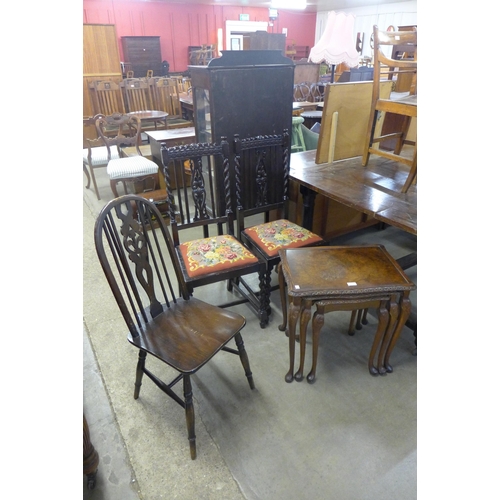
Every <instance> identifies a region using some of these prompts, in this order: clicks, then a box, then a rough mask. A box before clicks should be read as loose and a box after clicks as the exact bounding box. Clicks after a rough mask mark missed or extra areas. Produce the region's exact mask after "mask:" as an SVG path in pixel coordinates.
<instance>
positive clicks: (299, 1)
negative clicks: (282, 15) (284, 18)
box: [271, 0, 307, 10]
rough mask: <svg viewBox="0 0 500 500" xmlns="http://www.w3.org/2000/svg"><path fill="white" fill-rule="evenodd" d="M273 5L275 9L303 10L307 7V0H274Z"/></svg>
mask: <svg viewBox="0 0 500 500" xmlns="http://www.w3.org/2000/svg"><path fill="white" fill-rule="evenodd" d="M271 7H272V8H274V9H297V10H303V9H305V8H306V7H307V0H272V1H271Z"/></svg>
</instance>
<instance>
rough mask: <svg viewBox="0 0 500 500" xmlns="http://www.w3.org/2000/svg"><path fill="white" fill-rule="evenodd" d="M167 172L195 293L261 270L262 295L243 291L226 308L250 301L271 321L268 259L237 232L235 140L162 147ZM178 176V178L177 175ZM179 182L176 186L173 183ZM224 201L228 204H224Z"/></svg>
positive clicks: (174, 224) (178, 246)
mask: <svg viewBox="0 0 500 500" xmlns="http://www.w3.org/2000/svg"><path fill="white" fill-rule="evenodd" d="M160 151H161V157H162V163H163V174H164V176H165V185H166V189H167V199H168V202H169V208H170V227H171V231H172V236H173V240H174V245H175V251H176V254H177V258H178V259H179V262H180V266H181V270H182V275H183V279H184V280H185V282H186V284H187V287H188V290H189V292H190V293H194V289H195V288H198V287H201V286H205V285H208V284H211V283H219V282H226V284H227V288H228V291H229V292H233V289H232V286H231V283H232V282H231V280H233V279H234V280H238V279H239V278H240V277H241V276H244V275H245V276H247V275H250V274H255V275H257V276H258V278H259V283H260V286H261V290H262V291H263V292H264V293H262V294H260V295H258V296H257V295H256V294H252V295H250V296H248V295H246V294H245V293H244V291H241V290H239V292H240V295H239V296H238V297H234V299H235V300H231V299H232V297H231V298H230V299H228V300H229V301H228V302H225V303H223V304H220V306H221V307H229V306H232V305H236V304H240V303H243V302H245V303H246V302H247V303H248V304H249V305H250V306H251V308H252V310H253V311H254V312H255V313H256V315H257V316H258V318H259V320H260V324H261V326H262V325H266V324H267V319H268V318H267V310H268V308H269V296H268V295H266V293H265V292H266V289H265V288H264V285H263V280H264V269H265V265H264V262H263V261H261V260H259V259H258V258H257V257H256V256H255V255H254V254H253V253H252V252H251V251H250V250H248V249H247V248H246V247H245V246H244V245H243V244H242V243H241V242H240V241H238V239H237V238H236V237H235V236H234V222H233V217H234V216H233V211H232V208H231V207H232V205H231V188H230V178H229V175H230V166H229V156H228V155H229V144H228V142H227V140H226V139H225V138H222V139H221V142H220V143H219V144H207V143H195V144H186V145H182V146H174V147H167V146H166V145H165V144H164V145H162V147H161V150H160ZM172 177H174V178H172ZM217 179H219V180H221V179H223V186H224V187H223V191H224V192H223V193H220V192H217V185H219V183H218V182H217ZM172 186H175V189H174V188H173V187H172ZM221 199H223V200H224V204H225V206H222V205H223V204H222V203H220V201H221Z"/></svg>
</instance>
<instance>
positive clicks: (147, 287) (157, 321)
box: [94, 195, 254, 460]
mask: <svg viewBox="0 0 500 500" xmlns="http://www.w3.org/2000/svg"><path fill="white" fill-rule="evenodd" d="M94 239H95V246H96V251H97V255H98V257H99V261H100V263H101V266H102V269H103V271H104V274H105V275H106V278H107V280H108V284H109V286H110V288H111V291H112V293H113V295H114V298H115V300H116V302H117V304H118V307H119V309H120V312H121V314H122V316H123V319H124V321H125V324H126V326H127V328H128V341H129V342H130V343H131V344H132V345H133V346H134V347H136V348H137V349H138V350H139V354H138V361H137V367H136V376H135V388H134V399H137V398H138V397H139V394H140V389H141V385H142V379H143V375H144V374H145V375H146V376H147V377H149V378H150V379H151V380H152V381H153V382H154V384H155V385H156V386H158V387H159V388H160V389H161V390H162V391H163V392H164V393H165V394H166V395H167V396H169V397H170V398H172V399H173V400H174V401H175V402H177V403H178V404H179V405H180V406H181V407H182V408H184V410H185V414H186V423H187V433H188V440H189V448H190V453H191V458H192V459H193V460H194V459H195V458H196V436H195V411H194V406H193V389H192V384H191V376H192V375H194V374H198V376H199V377H202V373H199V371H200V369H201V368H203V366H204V365H205V364H207V363H208V362H209V361H210V360H211V359H212V358H213V356H215V355H216V354H217V353H219V352H220V351H226V352H229V353H232V354H236V355H238V356H239V358H240V361H241V364H242V365H243V369H244V372H245V375H246V377H247V380H248V384H249V385H250V389H254V382H253V377H252V372H251V370H250V364H249V360H248V355H247V353H246V351H245V346H244V343H243V340H242V337H241V330H242V329H243V327H244V326H245V318H244V317H243V316H241V315H240V314H237V313H234V312H231V311H228V310H227V309H221V308H219V307H216V306H213V305H210V304H207V303H206V302H203V301H200V300H198V299H196V298H194V297H190V295H189V293H188V291H187V287H186V284H185V282H184V281H183V279H182V273H181V272H180V269H179V267H178V263H177V261H176V258H175V250H174V245H173V241H172V238H171V236H170V233H169V231H168V228H167V226H166V224H165V223H164V221H163V219H162V217H161V215H160V212H159V211H158V210H157V208H156V207H155V205H154V204H153V203H151V202H149V201H147V200H145V199H143V198H141V197H139V196H136V195H125V196H122V197H120V198H116V199H114V200H112V201H110V202H109V203H108V204H107V205H106V206H105V207H104V208H103V209H102V211H101V213H100V214H99V216H98V218H97V220H96V223H95V229H94ZM176 290H180V292H181V293H180V295H179V294H177V293H176ZM233 339H234V341H235V344H236V346H235V347H236V349H235V348H233V347H229V343H230V342H231V341H232V340H233ZM110 342H114V340H113V339H110ZM148 354H150V355H152V356H154V357H155V358H157V359H158V360H160V361H162V362H163V363H165V364H167V365H168V366H170V367H171V368H173V369H174V370H176V372H178V375H177V376H175V377H174V378H173V380H171V381H170V382H168V383H167V382H165V381H164V380H162V379H160V378H159V377H158V376H157V375H155V374H153V373H152V372H151V371H150V368H148V367H147V366H146V358H147V355H148ZM181 381H182V386H183V397H182V395H178V394H177V392H176V391H175V390H174V389H175V386H176V384H177V383H179V382H181ZM232 383H233V384H234V387H235V388H236V387H238V388H240V386H241V382H239V381H238V380H235V381H234V382H232ZM179 392H180V391H179ZM145 404H147V403H145Z"/></svg>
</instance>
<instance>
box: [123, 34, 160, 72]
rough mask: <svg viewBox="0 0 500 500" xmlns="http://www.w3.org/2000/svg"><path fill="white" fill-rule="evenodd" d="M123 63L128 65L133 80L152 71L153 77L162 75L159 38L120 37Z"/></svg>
mask: <svg viewBox="0 0 500 500" xmlns="http://www.w3.org/2000/svg"><path fill="white" fill-rule="evenodd" d="M122 48H123V58H124V60H125V61H124V62H127V63H130V64H131V66H132V71H133V72H134V77H135V78H141V77H144V76H146V73H147V72H148V70H153V75H154V76H160V75H161V74H162V65H161V61H162V59H161V48H160V37H159V36H122Z"/></svg>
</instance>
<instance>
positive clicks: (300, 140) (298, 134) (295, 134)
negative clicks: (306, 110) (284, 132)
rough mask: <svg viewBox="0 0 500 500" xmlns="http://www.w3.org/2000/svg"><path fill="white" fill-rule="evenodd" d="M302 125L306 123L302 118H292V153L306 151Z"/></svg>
mask: <svg viewBox="0 0 500 500" xmlns="http://www.w3.org/2000/svg"><path fill="white" fill-rule="evenodd" d="M302 123H304V118H302V116H292V147H291V150H292V153H298V152H299V151H305V150H306V145H305V142H304V136H303V135H302V127H301V124H302Z"/></svg>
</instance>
